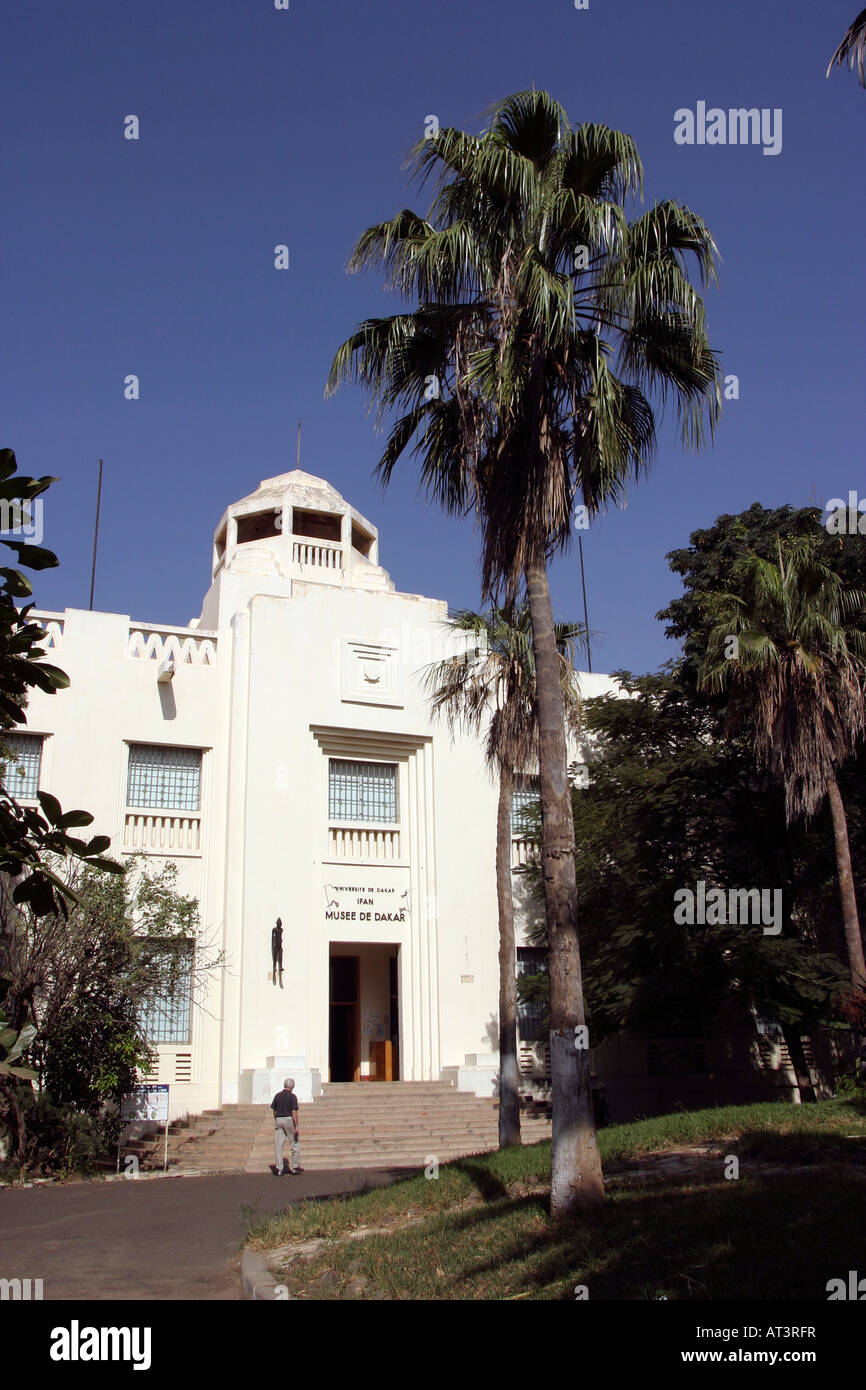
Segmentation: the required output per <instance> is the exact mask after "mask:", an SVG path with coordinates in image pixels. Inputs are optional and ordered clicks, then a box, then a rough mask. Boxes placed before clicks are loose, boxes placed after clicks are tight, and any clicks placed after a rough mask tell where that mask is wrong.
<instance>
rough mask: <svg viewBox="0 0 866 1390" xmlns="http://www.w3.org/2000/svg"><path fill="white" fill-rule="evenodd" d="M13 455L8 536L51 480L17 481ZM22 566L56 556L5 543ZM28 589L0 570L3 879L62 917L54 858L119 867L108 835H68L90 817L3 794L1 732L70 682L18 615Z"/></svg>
mask: <svg viewBox="0 0 866 1390" xmlns="http://www.w3.org/2000/svg"><path fill="white" fill-rule="evenodd" d="M17 468H18V464H17V461H16V459H15V455H14V453H13V452H12V450H11V449H0V504H2V506H3V507H4V509H6V511H7V514H8V517H9V523H10V529H11V530H13V534H14V528H15V527H22V526H23V525H24V524H26V523H27V522H28V521H29V520H30V519H31V518H30V508H31V505H32V504H33V502H34V501H35V499H36V498H39V497H41V496H42V494H43V493H45V492H46V491H47V489H48V488H49V486H50V485H51V483H54V482H56V481H57V479H56V478H50V477H42V478H29V477H25V476H22V475H19V474H18V472H17ZM2 544H3V545H5V546H7V547H8V549H9V550H11V551H12V552H13V553H14V555H15V557H16V559H17V561H18V564H19V565H26V566H27V567H28V568H29V569H32V570H44V569H50V568H52V567H53V566H55V565H56V564H57V563H58V561H57V556H56V555H54V554H53V553H52V552H51V551H50V550H45V549H44V548H43V547H42V546H36V545H30V544H28V543H27V542H26V541H9V540H3V541H2ZM32 592H33V586H32V584H31V582H30V580H29V578H28V577H27V575H26V574H24V572H23V570H21V569H17V568H12V567H10V566H4V567H0V875H5V876H7V877H8V878H10V879H14V880H16V884H15V889H14V892H13V898H14V900H15V902H16V903H19V904H24V903H28V904H29V905H30V906H31V907H32V908H33V910H34V911H36V912H38V913H43V914H44V913H49V912H55V911H59V912H61V913H65V912H66V910H67V905H68V904H69V903H70V902H71V901H74V892H73V890H72V889H71V888H70V887H69V884H68V882H66V881H64V878H63V877H62V876H61V875H59V874H58V873H57V872H55V870H54V869H52V868H51V867H50V861H51V860H52V858H56V857H59V858H60V859H61V860H69V861H78V862H83V863H89V864H94V865H97V866H98V867H99V868H100V869H103V870H107V871H109V872H112V873H120V872H121V870H120V867H119V865H117V864H115V863H114V862H113V861H112V860H109V859H105V858H104V854H105V851H106V850H107V849H108V847H109V845H110V843H111V841H110V839H109V838H108V836H107V835H94V836H92V837H91V838H90V839H89V840H83V839H81V838H80V837H78V836H72V835H69V834H68V833H67V832H68V831H69V830H72V829H78V828H82V827H85V826H88V825H92V824H93V817H92V816H91V815H90V814H89V813H88V812H87V811H67V812H65V813H64V811H63V808H62V807H61V805H60V802H59V801H58V800H57V798H56V797H54V796H50V795H49V794H48V793H47V792H40V793H39V797H38V799H39V804H40V810H38V811H37V810H36V808H35V807H33V806H22V805H20V803H19V802H18V801H17V800H16V799H15V797H14V796H13V795H12V793H11V792H10V790H9V789H8V787H7V785H6V782H7V771H8V767H9V766H10V764H14V760H13V759H12V758H11V757H10V755H9V752H8V749H6V748H4V747H3V744H2V731H3V730H4V729H7V730H8V729H10V728H12V727H13V726H14V725H16V724H23V723H26V718H27V716H26V705H27V697H28V695H29V693H30V691H31V690H33V689H38V690H42V691H44V692H45V693H46V694H48V695H53V694H54V693H55V691H57V690H62V689H64V688H65V687H66V686H68V684H69V678H68V676H67V675H66V674H65V673H64V672H63V671H61V670H60V669H59V668H58V667H56V666H52V665H51V664H50V663H49V662H47V661H46V660H45V655H46V653H45V649H44V647H43V646H42V643H43V642H44V640H45V633H44V631H43V629H42V628H41V627H40V626H39V624H38V623H36V622H33V621H32V620H31V618H30V612H31V609H32V607H33V605H32V603H29V604H25V605H24V606H23V607H21V608H18V606H17V603H18V602H19V601H20V600H21V599H26V598H29V597H30V596H31V594H32Z"/></svg>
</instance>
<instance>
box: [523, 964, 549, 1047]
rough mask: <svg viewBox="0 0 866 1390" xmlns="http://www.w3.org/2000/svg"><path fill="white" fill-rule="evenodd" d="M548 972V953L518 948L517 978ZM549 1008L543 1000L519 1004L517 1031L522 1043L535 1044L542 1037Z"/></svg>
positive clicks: (525, 1000)
mask: <svg viewBox="0 0 866 1390" xmlns="http://www.w3.org/2000/svg"><path fill="white" fill-rule="evenodd" d="M546 972H547V952H546V951H544V950H540V949H538V948H536V947H535V946H518V948H517V978H518V980H519V979H520V978H521V977H522V976H524V975H543V974H545V973H546ZM546 1008H547V1005H546V1003H545V1002H544V1000H543V999H521V998H520V996H519V995H518V1003H517V1031H518V1033H519V1034H520V1041H521V1042H535V1041H536V1040H537V1039H538V1038H539V1037H540V1035H541V1025H542V1023H543V1021H544V1014H545V1010H546Z"/></svg>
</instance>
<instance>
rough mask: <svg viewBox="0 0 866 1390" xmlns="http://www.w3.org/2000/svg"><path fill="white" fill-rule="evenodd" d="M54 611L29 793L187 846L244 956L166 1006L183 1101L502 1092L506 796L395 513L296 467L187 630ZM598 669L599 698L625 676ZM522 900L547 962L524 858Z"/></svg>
mask: <svg viewBox="0 0 866 1390" xmlns="http://www.w3.org/2000/svg"><path fill="white" fill-rule="evenodd" d="M37 617H38V620H39V621H40V622H41V623H42V624H43V626H44V627H45V629H46V633H47V640H48V646H49V649H50V653H51V658H52V659H53V660H55V661H56V662H57V664H58V665H60V666H61V667H62V668H63V670H65V671H66V673H67V674H68V676H69V678H70V685H69V688H68V689H66V690H63V691H60V692H58V693H57V694H55V695H53V696H47V695H45V694H43V693H42V692H40V691H34V692H33V694H32V697H31V701H30V705H29V708H28V719H27V725H26V727H22V729H21V731H20V733H19V734H18V735H17V736H15V737H13V743H14V745H15V748H14V751H15V753H16V758H17V762H18V765H19V766H20V767H21V769H22V771H23V773H24V777H23V779H22V781H21V782H20V784H19V788H18V792H17V794H18V795H19V796H20V797H21V798H22V799H26V798H27V797H28V796H29V797H32V796H35V793H36V790H37V788H41V789H44V790H49V791H51V792H52V793H53V794H54V795H56V796H57V797H58V798H59V799H60V801H61V804H62V805H63V806H64V807H65V808H66V809H69V808H70V807H72V806H79V805H81V806H85V807H86V808H87V809H88V810H89V811H90V812H92V813H93V815H94V817H95V823H94V826H93V832H94V833H100V834H107V835H109V836H111V839H112V851H111V852H112V853H113V855H114V856H115V857H123V856H129V855H133V854H140V855H143V856H147V857H148V858H149V859H150V860H151V861H152V862H153V863H154V864H160V863H163V862H167V861H171V862H173V863H175V864H176V865H177V866H178V883H177V886H178V889H179V890H180V891H182V892H184V893H188V894H191V895H193V896H194V897H195V898H196V899H197V900H198V902H199V907H200V917H201V924H202V937H203V939H204V940H205V941H206V942H207V943H208V944H209V946H215V947H217V948H219V949H220V950H222V951H223V952H224V953H225V965H224V967H223V968H221V969H220V970H219V971H214V972H212V973H211V975H210V976H209V977H208V981H207V984H206V986H204V987H203V993H202V995H201V997H198V998H195V999H192V998H190V997H188V996H187V997H183V996H182V997H180V998H175V999H172V1000H166V1001H163V1003H162V1005H161V1006H160V1007H159V1008H157V1009H156V1010H155V1012H154V1014H153V1016H152V1018H151V1019H150V1020H149V1023H150V1025H151V1037H152V1039H153V1041H154V1042H155V1045H156V1048H157V1051H158V1057H159V1061H158V1066H157V1068H156V1069H155V1071H154V1073H153V1075H152V1077H150V1078H148V1079H150V1080H153V1081H159V1082H167V1083H169V1085H170V1088H171V1090H170V1100H171V1104H170V1111H171V1115H172V1117H174V1116H178V1115H183V1114H186V1113H195V1112H197V1111H200V1110H202V1109H209V1108H213V1107H217V1106H219V1105H222V1104H225V1103H231V1102H237V1101H240V1102H249V1101H269V1100H270V1098H271V1096H272V1095H273V1093H274V1091H275V1090H276V1089H277V1088H278V1087H279V1086H280V1085H281V1084H282V1080H283V1077H284V1076H285V1075H286V1073H287V1072H289V1071H291V1073H292V1074H293V1075H294V1076H295V1078H296V1081H297V1091H298V1094H299V1097H300V1098H301V1100H307V1101H308V1100H311V1099H313V1098H314V1097H315V1096H316V1095H317V1094H319V1092H320V1088H321V1083H322V1082H323V1081H327V1080H329V1079H330V1080H332V1081H347V1082H364V1081H376V1080H386V1079H395V1080H396V1079H401V1080H407V1081H412V1080H416V1081H422V1080H438V1079H440V1078H443V1077H448V1078H451V1079H452V1080H453V1081H454V1082H455V1083H456V1084H457V1085H458V1086H459V1087H460V1088H461V1089H464V1090H473V1091H476V1092H477V1093H478V1094H492V1093H493V1091H494V1089H495V1083H496V1075H497V1066H498V1055H497V1043H498V1023H497V1011H498V923H497V905H496V879H495V829H496V802H497V792H496V787H495V785H494V783H493V781H492V779H491V777H490V775H489V772H488V770H487V768H486V765H485V761H484V757H483V752H482V748H481V746H480V743H479V742H478V740H477V739H475V738H472V737H468V736H465V735H462V734H460V733H459V732H457V733H456V734H454V735H453V736H452V734H451V733H450V732H449V730H448V728H447V725H446V724H445V722H444V721H437V720H434V719H433V718H432V717H431V711H430V698H429V689H427V688H425V679H424V678H425V673H426V672H427V669H428V668H429V667H430V666H431V664H432V663H434V662H437V661H440V660H442V659H443V658H445V657H446V656H448V655H451V654H453V653H454V652H456V651H459V650H462V649H463V644H464V643H465V641H466V637H465V635H463V634H459V633H457V632H455V631H454V630H453V629H452V628H450V627H449V625H448V624H447V621H446V620H447V608H446V605H445V603H444V602H441V601H439V600H436V599H430V598H425V597H422V596H419V595H416V594H403V593H398V592H396V591H395V588H394V585H393V583H392V582H391V580H390V578H389V576H388V574H387V572H386V571H385V570H384V569H383V568H382V566H381V565H380V563H379V538H378V533H377V530H376V527H375V526H373V525H372V524H371V523H370V522H369V521H368V520H367V519H366V518H365V517H363V516H362V515H361V514H360V513H359V512H357V511H356V510H355V508H353V507H352V506H351V505H350V504H349V503H348V502H346V501H345V500H344V498H343V497H341V496H340V494H339V493H338V492H336V491H335V489H334V488H333V487H331V486H330V485H329V484H328V483H327V482H325V481H324V480H322V479H320V478H316V477H313V476H311V475H310V474H307V473H305V472H301V471H300V470H296V471H294V472H291V473H286V474H282V475H280V476H278V477H275V478H269V479H266V480H265V481H263V482H262V483H261V484H260V485H259V487H258V489H257V490H256V491H255V492H254V493H253V494H251V495H250V496H248V497H245V498H243V499H242V500H241V501H239V502H236V503H234V504H233V505H232V506H230V507H229V508H228V509H227V511H226V512H225V513H224V515H223V517H222V519H221V520H220V523H219V525H218V527H217V530H216V532H215V535H214V544H213V554H212V581H211V585H210V588H209V589H208V592H207V594H206V595H205V598H204V601H203V604H202V610H201V614H200V616H199V617H198V618H196V619H193V620H192V621H191V622H190V623H189V624H188V626H187V627H185V628H178V627H167V626H163V625H160V624H156V623H149V622H148V623H145V622H134V621H132V620H131V619H130V618H129V617H127V616H124V615H120V614H114V613H96V612H88V611H83V610H77V609H67V610H66V611H65V612H64V613H62V614H60V613H42V614H39V615H37ZM579 680H580V684H581V693H582V694H583V695H584V696H585V697H589V696H592V695H597V694H601V693H604V692H606V691H608V690H612V689H614V688H615V687H614V683H613V682H612V681H611V680H610V678H608V677H606V676H599V675H594V676H593V675H585V674H581V675H580V676H579ZM518 800H519V798H518ZM519 811H520V807H519V805H518V806H517V807H516V815H515V821H514V835H513V862H514V865H515V867H518V866H520V865H521V864H523V863H525V862H526V857H527V853H528V839H527V836H526V834H525V833H524V830H523V828H522V826H521V820H520V814H519ZM515 896H516V903H517V919H518V939H519V940H520V941H521V942H522V943H524V944H522V945H521V947H520V951H519V968H521V969H526V970H528V971H529V972H530V973H531V972H532V971H533V970H534V969H536V968H537V962H535V958H534V956H533V953H532V950H531V948H529V947H528V946H526V945H525V936H524V935H523V933H525V930H526V928H527V926H528V925H529V924H530V923H531V922H532V920H533V919H537V917H538V914H539V912H540V911H543V909H540V908H539V905H538V903H537V902H536V901H533V898H532V895H531V894H529V893H528V892H527V889H526V880H525V878H523V877H522V876H520V875H517V876H516V877H515ZM532 1025H533V1020H532V1019H531V1017H530V1016H529V1014H528V1013H527V1012H526V1011H524V1033H525V1034H526V1035H527V1036H526V1038H525V1041H524V1047H523V1063H524V1067H525V1074H526V1078H527V1089H530V1087H531V1086H533V1085H534V1086H535V1087H536V1088H538V1087H539V1086H540V1087H542V1088H543V1083H544V1058H543V1055H542V1056H539V1051H538V1049H537V1048H536V1047H535V1046H534V1045H533V1037H532V1032H533V1029H532ZM634 1046H635V1045H634V1044H633V1043H629V1042H627V1040H622V1041H620V1040H616V1043H615V1047H614V1052H611V1053H610V1060H609V1064H608V1065H605V1064H604V1062H603V1059H600V1060H599V1063H598V1064H597V1067H596V1069H597V1070H598V1069H599V1067H600V1068H601V1070H602V1071H603V1072H604V1071H607V1072H610V1073H611V1075H610V1081H611V1089H610V1090H609V1095H610V1097H611V1099H612V1100H613V1099H614V1098H616V1106H615V1110H616V1113H617V1114H618V1116H623V1117H624V1116H625V1115H627V1114H628V1113H629V1112H635V1111H636V1110H640V1109H646V1110H649V1109H652V1108H654V1107H653V1106H652V1105H651V1104H645V1103H642V1102H641V1096H642V1095H643V1092H644V1091H645V1090H646V1086H645V1081H646V1076H647V1073H648V1070H650V1071H651V1068H649V1069H648V1067H647V1064H646V1058H645V1056H644V1052H643V1051H641V1050H640V1048H639V1047H638V1049H637V1051H634ZM623 1047H626V1048H627V1049H628V1047H632V1051H633V1054H634V1055H633V1056H632V1053H629V1056H630V1057H631V1059H632V1060H631V1061H630V1062H626V1058H625V1054H622V1049H623ZM607 1050H608V1052H610V1049H609V1048H608V1049H607ZM604 1051H605V1049H602V1052H603V1053H604ZM620 1054H622V1055H620ZM632 1072H633V1075H632ZM707 1084H708V1083H707V1082H706V1075H704V1078H703V1082H702V1088H701V1089H702V1094H703V1095H704V1096H707V1094H708V1093H707ZM783 1084H787V1085H788V1087H789V1089H790V1082H789V1081H788V1082H783ZM641 1087H643V1090H641ZM669 1089H670V1088H669V1087H666V1088H664V1087H663V1088H662V1090H663V1091H664V1092H665V1094H667V1092H668V1091H669ZM661 1094H662V1092H660V1095H661Z"/></svg>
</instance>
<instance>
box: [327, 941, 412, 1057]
mask: <svg viewBox="0 0 866 1390" xmlns="http://www.w3.org/2000/svg"><path fill="white" fill-rule="evenodd" d="M399 952H400V947H399V946H398V945H397V944H396V943H395V944H387V943H384V942H383V943H378V942H376V943H374V942H358V943H357V944H355V943H352V944H350V943H348V942H346V943H343V942H338V941H332V942H331V943H330V951H329V956H330V959H329V975H330V993H329V1056H328V1069H329V1070H328V1078H329V1080H330V1081H343V1082H346V1081H349V1082H351V1081H373V1082H375V1081H397V1080H399V1077H400V999H399V987H398V986H399V977H400V971H399Z"/></svg>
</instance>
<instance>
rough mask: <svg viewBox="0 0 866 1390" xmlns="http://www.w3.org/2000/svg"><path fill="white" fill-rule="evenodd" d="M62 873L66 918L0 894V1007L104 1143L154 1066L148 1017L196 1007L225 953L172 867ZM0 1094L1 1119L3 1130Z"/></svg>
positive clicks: (42, 1073)
mask: <svg viewBox="0 0 866 1390" xmlns="http://www.w3.org/2000/svg"><path fill="white" fill-rule="evenodd" d="M58 868H62V866H60V865H58ZM66 872H67V874H68V886H69V887H71V888H72V890H73V891H74V893H75V899H74V902H71V903H70V905H69V908H68V912H67V914H66V916H64V915H63V914H62V913H60V912H55V913H51V914H43V915H37V914H36V913H34V912H33V910H32V909H31V908H30V907H29V905H27V904H25V905H24V906H23V907H22V906H19V905H17V904H15V903H14V902H13V900H12V897H11V895H10V894H9V893H8V891H6V892H4V891H2V890H0V975H2V976H3V977H4V979H5V991H4V999H3V1003H4V1007H5V1009H6V1011H7V1014H8V1016H9V1018H10V1019H12V1020H14V1019H30V1020H32V1022H33V1025H34V1031H33V1033H32V1034H31V1036H30V1039H29V1042H28V1051H27V1054H26V1055H27V1057H28V1060H29V1061H30V1062H31V1063H32V1064H33V1065H34V1066H35V1067H36V1070H37V1074H38V1077H39V1080H40V1084H41V1087H42V1089H43V1090H44V1091H45V1092H46V1093H47V1095H48V1096H49V1097H50V1100H51V1102H52V1103H53V1104H54V1105H56V1106H65V1107H70V1108H72V1109H74V1110H75V1111H76V1112H78V1113H79V1114H83V1115H87V1116H90V1117H92V1119H93V1120H94V1121H95V1122H97V1129H98V1130H99V1131H101V1133H102V1134H103V1139H104V1144H105V1146H110V1144H111V1142H112V1141H113V1140H114V1139H115V1138H116V1134H117V1132H118V1130H119V1127H120V1121H119V1117H118V1106H119V1103H120V1101H121V1099H122V1098H123V1096H125V1095H127V1094H128V1093H129V1092H130V1090H131V1089H132V1087H133V1086H134V1085H135V1084H136V1081H137V1079H138V1077H139V1075H140V1074H141V1073H142V1072H143V1071H144V1072H146V1071H147V1070H148V1069H149V1067H150V1065H151V1062H152V1058H153V1053H152V1048H151V1046H150V1044H149V1042H148V1036H147V1032H148V1016H149V1014H151V1013H152V1011H153V1009H154V1006H155V1005H156V1004H157V1003H158V1002H159V1001H170V1000H171V999H172V998H174V997H176V996H177V995H178V993H179V992H181V991H182V992H183V993H184V994H185V995H186V994H188V995H189V997H190V999H191V1001H192V1002H193V1003H196V1002H198V1001H199V1000H200V998H201V997H202V995H203V994H204V992H205V988H206V985H207V981H208V978H209V977H210V975H211V974H212V972H213V971H214V970H215V969H219V968H220V967H221V966H222V965H223V963H224V955H223V953H222V951H220V950H218V949H217V948H216V947H215V946H214V944H213V943H212V941H211V940H210V939H209V938H208V936H207V934H206V933H205V932H204V931H203V930H202V927H201V923H200V921H199V916H198V904H197V902H196V900H195V899H194V898H192V897H190V896H189V895H186V894H182V893H179V892H178V891H177V866H176V865H175V864H172V863H168V864H163V865H160V866H154V865H152V864H150V863H149V862H148V861H147V860H146V859H137V858H130V859H129V860H127V861H126V863H125V865H124V868H123V872H122V874H121V875H119V876H115V875H112V876H107V875H104V874H102V873H100V872H99V871H98V870H96V869H94V868H93V867H91V866H87V865H85V866H79V867H78V868H76V869H74V870H70V869H69V868H68V867H67V870H66ZM2 1095H3V1093H2V1090H0V1122H5V1123H6V1125H7V1128H10V1129H11V1128H13V1126H14V1122H15V1115H14V1113H13V1111H12V1109H11V1101H10V1097H9V1096H8V1094H7V1095H6V1105H5V1106H4V1105H3V1101H2ZM23 1118H24V1120H25V1121H26V1119H27V1116H26V1113H25V1115H24V1117H23ZM19 1121H20V1117H19ZM16 1147H17V1148H18V1149H19V1151H20V1152H23V1151H24V1149H25V1148H26V1142H25V1137H24V1136H21V1135H19V1136H18V1138H17V1140H16Z"/></svg>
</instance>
